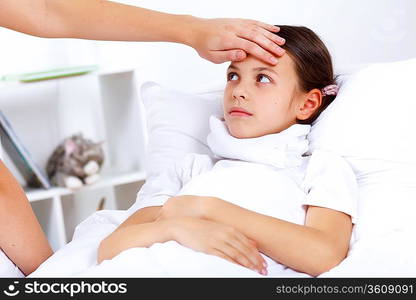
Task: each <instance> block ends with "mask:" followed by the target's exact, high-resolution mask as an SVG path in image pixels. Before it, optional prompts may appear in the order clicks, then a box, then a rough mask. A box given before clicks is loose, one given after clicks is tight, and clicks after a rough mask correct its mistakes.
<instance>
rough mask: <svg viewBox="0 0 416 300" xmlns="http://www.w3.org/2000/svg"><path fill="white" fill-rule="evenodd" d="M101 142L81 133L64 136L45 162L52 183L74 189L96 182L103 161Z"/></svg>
mask: <svg viewBox="0 0 416 300" xmlns="http://www.w3.org/2000/svg"><path fill="white" fill-rule="evenodd" d="M101 144H102V142H100V143H94V142H93V141H91V140H89V139H86V138H84V137H83V135H82V134H81V133H78V134H74V135H72V136H70V137H68V138H66V139H65V140H64V141H63V142H62V143H60V144H59V145H58V146H57V147H56V149H55V150H54V151H53V153H52V155H51V156H50V157H49V159H48V162H47V166H46V172H47V174H48V176H49V179H50V180H51V182H52V184H53V185H56V186H62V187H66V188H69V189H72V190H74V189H79V188H81V187H82V186H84V185H88V184H92V183H94V182H96V181H97V180H98V179H99V178H100V170H101V166H102V164H103V162H104V152H103V149H102V147H101Z"/></svg>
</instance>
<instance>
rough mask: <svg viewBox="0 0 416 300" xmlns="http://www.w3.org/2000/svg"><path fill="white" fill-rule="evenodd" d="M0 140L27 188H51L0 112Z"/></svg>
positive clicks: (43, 173) (44, 174) (42, 171)
mask: <svg viewBox="0 0 416 300" xmlns="http://www.w3.org/2000/svg"><path fill="white" fill-rule="evenodd" d="M0 139H1V143H2V145H3V149H4V150H5V151H6V153H7V154H8V156H9V157H10V159H11V160H12V161H13V164H14V165H15V166H16V168H17V169H18V170H19V172H20V173H21V174H22V176H23V178H24V179H25V180H26V183H27V185H28V186H31V187H42V188H45V189H49V188H51V183H50V181H49V179H48V176H47V175H46V173H45V172H44V170H42V169H41V168H40V167H39V166H38V165H37V164H36V162H35V161H34V160H33V158H32V157H31V155H30V153H29V151H27V149H26V148H25V146H24V145H23V144H22V142H21V140H20V139H19V137H18V136H17V135H16V132H15V130H14V129H13V127H12V126H11V124H10V122H9V120H8V119H7V118H6V116H5V115H4V114H3V112H2V111H0Z"/></svg>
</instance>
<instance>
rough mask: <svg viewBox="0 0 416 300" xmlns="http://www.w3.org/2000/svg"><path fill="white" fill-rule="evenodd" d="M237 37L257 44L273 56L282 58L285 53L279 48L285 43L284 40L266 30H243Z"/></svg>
mask: <svg viewBox="0 0 416 300" xmlns="http://www.w3.org/2000/svg"><path fill="white" fill-rule="evenodd" d="M238 36H239V37H240V38H243V39H245V40H248V41H251V42H254V43H256V44H258V45H259V46H261V47H262V48H263V49H265V50H266V51H269V52H271V53H272V54H274V55H278V56H282V55H283V54H284V53H285V50H284V49H282V48H281V47H280V46H281V45H283V44H284V43H285V40H284V39H283V38H281V37H280V36H278V35H276V34H274V33H271V32H270V31H268V30H266V29H263V28H259V27H253V28H245V29H244V30H240V31H239V32H238Z"/></svg>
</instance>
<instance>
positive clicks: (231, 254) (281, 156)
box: [33, 26, 357, 277]
mask: <svg viewBox="0 0 416 300" xmlns="http://www.w3.org/2000/svg"><path fill="white" fill-rule="evenodd" d="M280 28H281V29H280V32H279V35H280V36H281V37H283V38H285V39H286V43H285V45H284V46H283V48H285V50H286V54H285V55H283V56H282V57H281V58H280V60H279V63H278V64H277V65H276V66H273V67H272V66H270V65H266V64H264V63H263V62H261V61H260V60H258V59H256V58H254V57H252V56H249V57H247V58H246V59H245V60H244V61H242V62H234V63H232V64H231V65H230V66H229V68H228V72H227V81H228V82H227V86H226V89H225V94H224V100H223V108H224V116H223V119H222V118H216V117H214V116H212V117H211V118H210V120H209V122H210V128H211V132H210V134H209V136H208V145H209V147H210V148H211V150H212V152H213V153H214V154H215V155H216V156H215V158H212V157H210V156H207V155H201V154H189V155H188V156H187V157H186V158H185V159H184V160H183V161H181V162H179V163H177V164H175V165H174V166H172V168H170V169H169V170H167V171H166V172H165V173H163V174H160V176H157V177H151V178H149V180H148V181H147V182H146V183H145V185H144V186H143V187H142V188H141V190H140V192H139V194H138V199H137V201H136V203H135V204H134V205H133V206H132V207H131V208H130V209H129V210H128V212H127V216H129V217H128V218H127V216H126V217H125V218H124V219H123V220H121V221H120V222H119V223H117V225H119V226H118V227H117V228H116V229H115V230H114V228H113V229H112V230H111V231H108V233H110V232H111V233H110V234H108V233H106V234H105V235H101V237H100V236H98V237H97V234H93V233H91V234H88V235H89V236H88V239H86V240H89V241H88V243H90V240H91V239H97V242H95V244H94V242H92V243H90V244H89V245H95V246H92V248H93V250H92V251H94V256H93V255H92V254H91V252H88V251H91V250H87V251H86V254H85V257H90V258H91V257H95V255H97V252H96V249H97V248H96V247H97V246H98V245H99V249H98V258H97V261H98V263H99V264H98V265H97V264H95V258H94V265H91V266H89V267H88V268H87V266H88V263H83V262H81V261H79V260H78V259H76V260H77V264H80V265H81V266H82V267H80V268H79V269H83V268H84V269H85V270H84V271H81V272H77V273H76V276H81V277H82V276H129V277H130V276H174V277H175V276H218V277H223V276H261V275H269V276H287V275H288V274H289V276H292V275H293V274H304V275H305V276H317V275H319V274H321V273H323V272H325V271H328V270H329V269H331V268H333V267H334V266H336V265H337V264H339V263H340V262H341V261H342V260H343V259H344V258H345V257H346V255H347V251H348V247H349V242H350V238H351V231H352V224H353V223H354V222H355V220H354V217H355V215H356V196H355V195H356V189H357V186H356V181H355V176H354V174H353V172H352V170H351V169H350V167H349V166H348V164H347V163H346V162H345V161H344V160H343V159H342V158H340V157H337V156H335V155H333V154H331V153H327V152H323V151H319V150H318V151H315V152H314V153H313V154H312V155H307V154H309V153H308V141H307V134H308V133H309V130H310V125H309V124H311V123H312V122H313V120H315V119H316V118H317V117H318V115H319V114H320V112H321V111H322V110H323V109H324V108H325V107H326V106H327V105H328V104H329V103H330V102H331V101H332V100H333V99H334V98H335V95H336V92H337V87H336V85H335V81H334V76H333V69H332V62H331V57H330V54H329V52H328V50H327V48H326V47H325V45H324V44H323V43H322V41H321V40H320V39H319V38H318V37H317V36H316V34H315V33H314V32H312V31H311V30H309V29H307V28H305V27H294V26H280ZM184 117H186V116H184ZM207 121H208V120H207ZM126 218H127V219H126ZM122 221H124V222H123V223H121V222H122ZM120 223H121V225H120ZM87 225H88V222H87ZM87 225H84V227H85V226H87ZM98 225H99V226H101V225H100V224H98ZM106 235H107V236H106ZM105 236H106V237H105ZM103 237H105V238H104V239H103V240H102V241H101V239H102V238H103ZM74 243H76V241H74V240H73V241H72V242H71V243H70V244H69V245H67V246H65V247H64V248H63V250H60V251H58V252H57V254H55V260H56V259H58V260H57V261H59V256H61V257H62V258H63V260H65V255H63V252H65V248H66V249H67V252H71V247H72V248H73V249H75V247H74V245H75V244H74ZM71 244H72V246H71ZM66 260H68V259H66ZM87 261H88V260H87ZM67 263H68V262H67ZM56 266H59V264H58V265H56V264H55V265H54V263H53V262H52V263H50V264H49V267H48V264H45V265H44V266H41V268H40V269H39V272H35V273H34V274H33V276H34V277H36V276H57V274H56V272H52V271H51V270H52V268H54V269H56ZM48 268H49V273H48ZM290 272H292V273H290ZM61 275H64V276H71V275H73V273H72V274H71V273H67V274H65V272H63V273H61Z"/></svg>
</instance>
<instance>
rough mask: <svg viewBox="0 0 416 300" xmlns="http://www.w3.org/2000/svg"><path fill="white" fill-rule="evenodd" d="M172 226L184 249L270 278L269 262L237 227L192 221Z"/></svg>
mask: <svg viewBox="0 0 416 300" xmlns="http://www.w3.org/2000/svg"><path fill="white" fill-rule="evenodd" d="M170 223H171V228H170V229H169V230H170V231H171V232H172V235H173V239H174V240H176V241H177V242H178V243H180V244H182V245H183V246H185V247H188V248H191V249H193V250H195V251H200V252H204V253H206V254H211V255H215V256H218V257H221V258H224V259H226V260H228V261H230V262H233V263H236V264H239V265H242V266H244V267H247V268H249V269H252V270H254V271H256V272H258V273H260V274H262V275H266V274H267V271H266V267H267V264H266V261H265V260H264V258H263V257H262V256H261V255H260V252H259V250H258V249H257V248H256V245H255V242H254V241H253V240H251V239H249V238H247V237H246V236H245V235H243V234H242V233H240V232H239V231H238V230H236V229H235V228H234V227H231V226H228V225H224V224H221V223H217V222H212V221H208V220H203V219H198V218H190V217H181V218H177V219H171V220H170Z"/></svg>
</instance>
